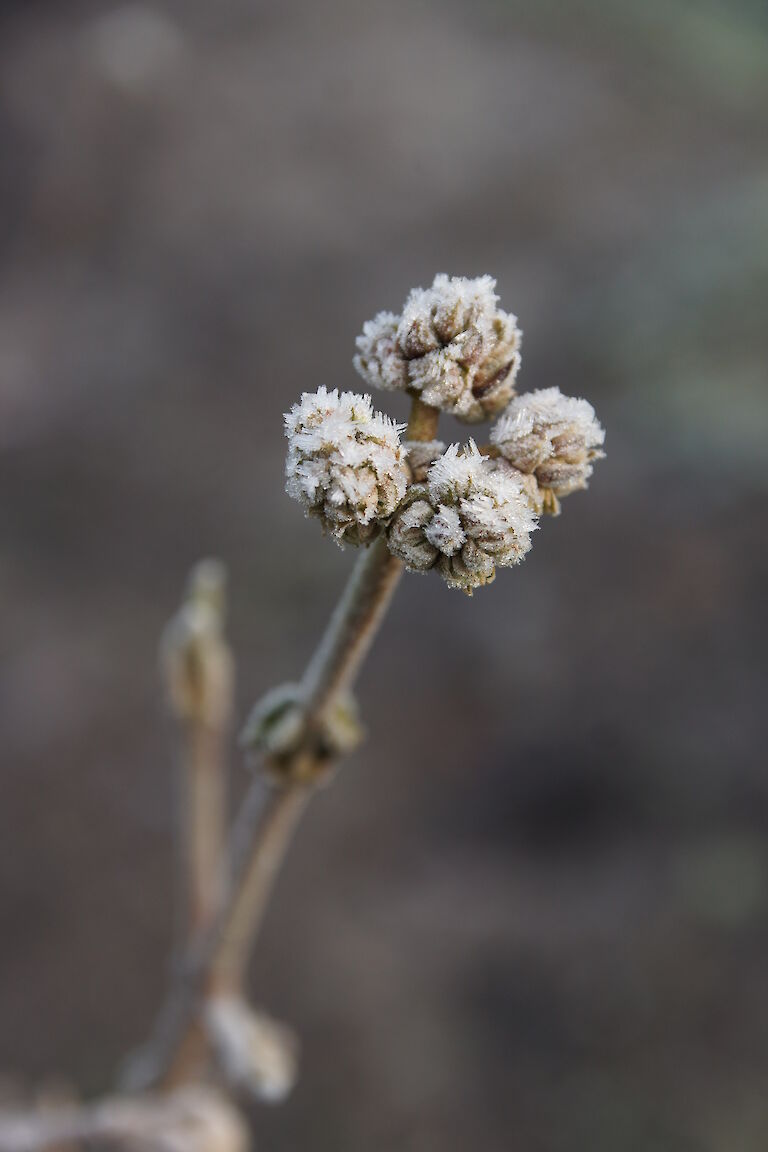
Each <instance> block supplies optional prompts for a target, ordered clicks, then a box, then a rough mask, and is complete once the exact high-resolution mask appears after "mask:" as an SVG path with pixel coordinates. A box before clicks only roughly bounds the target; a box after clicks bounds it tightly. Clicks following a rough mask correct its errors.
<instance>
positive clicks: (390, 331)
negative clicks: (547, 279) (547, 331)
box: [354, 274, 521, 422]
mask: <svg viewBox="0 0 768 1152" xmlns="http://www.w3.org/2000/svg"><path fill="white" fill-rule="evenodd" d="M495 287H496V281H495V280H494V279H493V278H492V277H490V276H479V277H477V278H476V279H474V280H471V279H467V278H465V277H460V276H446V275H444V274H440V275H438V276H436V277H435V279H434V281H433V283H432V286H431V288H414V289H413V291H412V292H411V293H410V295H409V296H408V299H407V300H406V302H405V305H404V307H403V311H402V313H401V314H400V315H399V316H396V315H395V314H394V313H393V312H379V314H378V315H377V316H376V317H375V318H374V319H373V320H369V321H368V322H367V323H366V324H365V325H364V326H363V332H362V335H361V336H358V338H357V355H356V356H355V359H354V364H355V368H356V369H357V371H358V372H359V373H360V375H361V376H362V377H363V379H364V380H365V381H366V382H367V383H368V384H371V385H374V386H375V387H377V388H385V389H388V390H390V391H402V390H406V389H407V390H411V391H413V392H417V393H418V394H419V395H420V396H421V399H422V400H423V401H424V402H425V403H426V404H431V405H432V406H433V407H435V408H440V409H442V410H444V411H446V412H451V413H453V415H454V416H457V417H458V418H459V419H460V420H465V421H468V422H476V421H478V420H484V419H487V418H490V417H491V416H495V415H496V414H497V413H498V412H500V411H501V410H502V409H503V408H504V406H505V405H506V404H507V402H508V401H509V399H510V397H511V396H512V395H513V393H514V382H515V376H516V374H517V370H518V367H519V365H520V339H521V334H520V330H519V328H518V327H517V319H516V317H515V316H513V315H511V313H508V312H504V311H502V309H500V308H498V307H497V300H498V297H497V295H496V292H495Z"/></svg>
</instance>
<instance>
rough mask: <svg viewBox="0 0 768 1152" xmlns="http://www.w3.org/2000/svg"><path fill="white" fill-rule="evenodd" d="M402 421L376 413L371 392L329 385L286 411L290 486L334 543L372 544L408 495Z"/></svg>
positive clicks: (287, 465) (303, 398)
mask: <svg viewBox="0 0 768 1152" xmlns="http://www.w3.org/2000/svg"><path fill="white" fill-rule="evenodd" d="M402 427H403V426H402V425H398V424H395V423H394V421H392V420H390V419H389V417H388V416H384V415H383V414H382V413H381V412H376V411H374V409H373V406H372V404H371V398H370V396H359V395H357V394H356V393H354V392H341V393H339V392H338V391H333V392H328V391H327V390H326V389H325V388H319V389H318V391H317V392H305V393H304V395H303V396H302V398H301V401H300V403H298V404H294V406H293V408H292V409H291V411H290V412H289V413H287V415H286V417H285V434H286V436H287V438H288V443H289V447H288V457H287V460H286V466H285V472H286V476H287V482H286V490H287V492H288V494H289V495H290V496H293V498H294V499H295V500H298V501H299V503H301V504H303V505H304V508H305V509H306V512H307V515H313V516H318V517H319V518H320V519H321V520H322V521H323V524H324V526H325V527H326V528H327V529H328V531H329V532H330V533H331V535H332V536H333V537H334V539H335V540H336V541H337V543H339V544H341V545H344V544H365V543H367V542H368V541H369V540H371V539H372V538H373V537H374V536H375V535H377V533H378V532H379V531H380V530H381V527H382V525H383V524H384V523H386V521H387V520H388V519H389V517H390V516H391V515H392V513H393V512H394V510H395V508H397V506H398V504H399V503H400V501H401V500H402V499H403V496H404V495H405V490H406V487H407V485H408V468H407V465H406V458H405V450H404V448H403V446H402V444H401V443H400V432H401V431H402Z"/></svg>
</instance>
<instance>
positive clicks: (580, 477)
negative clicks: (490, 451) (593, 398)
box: [491, 388, 605, 512]
mask: <svg viewBox="0 0 768 1152" xmlns="http://www.w3.org/2000/svg"><path fill="white" fill-rule="evenodd" d="M604 440H605V432H604V431H603V429H602V428H601V426H600V424H599V422H598V420H597V417H596V416H595V410H594V408H593V407H592V405H591V404H590V403H589V402H588V401H587V400H578V399H576V398H574V397H572V396H564V395H563V394H562V392H561V391H560V389H559V388H545V389H542V390H541V391H538V392H528V393H525V394H524V395H522V396H516V397H515V398H514V399H513V400H512V402H511V403H510V405H509V407H508V408H507V410H506V412H505V413H504V415H503V416H502V417H501V418H500V419H499V420H498V421H497V423H496V424H495V425H494V427H493V428H492V429H491V443H492V444H494V445H495V446H496V448H497V449H498V450H499V452H500V453H501V455H502V456H503V457H504V459H505V460H507V461H508V462H509V463H510V464H511V465H512V466H513V467H514V468H516V469H518V470H519V471H520V472H522V473H525V474H527V475H529V476H535V478H536V482H537V484H538V486H539V489H540V490H541V491H542V500H543V504H544V507H545V509H546V510H549V511H554V512H556V511H558V510H559V504H558V497H560V496H567V495H568V494H569V493H570V492H575V491H577V490H578V489H579V488H586V486H587V481H588V479H589V477H590V476H591V475H592V461H593V460H596V459H599V458H600V457H601V456H603V455H604V453H603V452H602V451H601V446H602V444H603V441H604Z"/></svg>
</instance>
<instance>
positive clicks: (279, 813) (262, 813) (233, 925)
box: [128, 397, 439, 1088]
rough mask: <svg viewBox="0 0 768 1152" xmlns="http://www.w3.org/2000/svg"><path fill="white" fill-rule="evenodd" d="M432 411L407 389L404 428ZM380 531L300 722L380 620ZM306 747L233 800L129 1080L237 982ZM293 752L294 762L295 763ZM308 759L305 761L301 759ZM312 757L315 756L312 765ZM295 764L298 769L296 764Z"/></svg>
mask: <svg viewBox="0 0 768 1152" xmlns="http://www.w3.org/2000/svg"><path fill="white" fill-rule="evenodd" d="M438 416H439V413H438V412H437V410H436V409H433V408H430V407H429V406H428V405H426V404H424V403H423V402H422V401H421V400H419V399H418V397H416V398H414V399H413V405H412V411H411V419H410V422H409V425H408V432H407V437H408V439H410V440H417V439H423V440H431V439H434V437H435V433H436V430H437V420H438ZM402 567H403V566H402V563H401V562H400V561H399V560H397V559H396V558H395V557H393V556H392V554H391V553H390V552H389V549H388V548H387V544H386V540H385V539H384V537H383V536H381V537H379V538H378V539H377V540H375V541H374V543H373V544H371V545H370V546H369V547H368V548H367V549H366V550H365V551H364V552H363V553H362V554H361V556H360V557H359V559H358V561H357V563H356V565H355V568H354V570H353V572H352V575H351V577H350V579H349V582H348V584H347V587H346V588H345V590H344V592H343V593H342V597H341V599H340V601H339V603H338V605H337V607H336V610H335V611H334V613H333V615H332V617H331V620H330V622H329V624H328V627H327V629H326V631H325V634H324V635H323V638H322V639H321V641H320V644H319V646H318V648H317V650H316V652H315V655H314V656H313V658H312V659H311V661H310V663H309V665H308V667H307V670H306V673H305V675H304V678H303V680H302V688H303V693H302V697H303V700H304V702H305V705H306V707H307V721H308V724H310V725H311V724H312V723H313V722H317V721H318V720H319V719H321V718H322V716H323V714H324V713H325V712H326V711H327V710H328V709H329V708H332V707H333V705H334V703H335V702H336V701H337V700H338V698H339V696H340V695H341V694H344V693H346V692H348V691H349V690H350V689H351V688H352V686H353V684H354V682H355V679H356V677H357V675H358V673H359V671H360V667H361V665H362V662H363V660H364V659H365V656H366V655H367V653H368V651H369V649H370V646H371V644H372V642H373V639H374V636H375V635H376V632H377V630H378V628H379V626H380V625H381V622H382V620H383V618H384V615H385V613H386V610H387V608H388V606H389V603H390V601H391V599H392V595H393V593H394V590H395V587H396V585H397V582H398V580H399V578H400V575H401V573H402ZM308 758H309V760H310V761H311V760H312V754H311V753H310V752H308V751H307V750H306V748H299V749H298V750H297V752H296V753H295V756H294V757H293V758H292V759H291V761H290V762H289V763H288V764H287V765H285V766H284V772H283V774H282V776H281V779H280V781H277V782H276V781H273V782H271V784H270V783H269V782H267V781H265V779H264V777H263V776H262V775H259V776H258V777H257V778H256V779H255V780H254V782H253V784H252V785H251V788H250V789H249V792H248V794H247V795H246V798H245V800H244V802H243V805H242V808H241V811H240V814H239V816H238V819H237V821H236V824H235V828H234V830H233V833H232V836H231V842H230V850H229V854H228V856H229V860H228V862H227V865H226V869H227V874H228V875H229V877H230V878H231V879H230V881H229V884H228V885H227V887H226V889H225V891H224V894H223V897H222V905H221V908H220V910H219V912H218V915H217V916H216V917H215V919H214V921H213V922H212V923H211V924H210V926H209V927H208V928H207V929H206V930H205V931H203V932H202V933H201V934H200V935H199V937H198V938H197V939H196V940H195V941H194V942H193V944H192V946H191V948H190V949H189V951H188V954H187V959H186V962H185V964H184V966H183V968H182V969H181V971H180V972H179V973H178V974H177V976H176V978H175V980H174V981H173V982H172V986H171V990H170V994H169V997H168V1000H167V1002H166V1005H165V1007H164V1009H163V1011H162V1013H161V1015H160V1018H159V1020H158V1023H157V1027H156V1030H155V1035H154V1038H153V1040H152V1041H151V1043H150V1046H149V1048H148V1049H147V1050H146V1051H145V1052H144V1053H143V1054H141V1056H140V1059H139V1061H138V1062H137V1063H135V1064H134V1066H133V1069H132V1072H133V1074H131V1070H129V1076H128V1080H129V1084H130V1086H131V1087H134V1088H136V1087H141V1088H145V1087H148V1086H150V1085H151V1084H155V1083H158V1082H160V1083H164V1084H166V1085H168V1084H175V1083H178V1082H180V1081H182V1080H184V1079H187V1078H189V1077H190V1075H191V1074H193V1073H194V1071H195V1070H197V1069H199V1063H200V1059H201V1057H202V1056H203V1055H204V1050H205V1043H204V1040H203V1037H202V1034H201V1033H200V1031H199V1025H198V1024H197V1020H196V1016H197V1008H198V1002H199V998H200V996H201V995H203V994H205V995H216V994H217V993H220V992H229V993H231V992H233V991H235V992H239V991H240V990H241V987H242V981H243V975H244V971H245V966H246V964H247V960H248V957H249V955H250V952H251V950H252V947H253V943H254V941H255V938H256V936H257V934H258V931H259V928H260V926H261V923H262V920H263V917H264V913H265V910H266V907H267V903H268V900H269V896H270V894H271V891H272V888H273V885H274V882H275V879H276V876H277V873H278V871H279V868H280V865H281V863H282V861H283V858H284V856H285V853H286V851H287V849H288V846H289V844H290V841H291V839H292V836H293V833H294V831H295V829H296V827H297V825H298V822H299V820H300V818H301V815H302V813H303V812H304V809H305V808H306V806H307V803H308V801H309V799H310V797H311V795H312V794H313V792H314V790H315V787H316V784H315V783H314V782H313V778H316V777H317V776H318V775H319V773H318V772H312V771H307V770H305V769H306V767H307V764H306V761H307V759H308ZM302 761H303V762H304V763H303V764H302ZM308 767H309V768H310V769H311V768H312V763H311V762H310V764H309V765H308ZM315 767H319V765H315ZM300 769H301V770H300Z"/></svg>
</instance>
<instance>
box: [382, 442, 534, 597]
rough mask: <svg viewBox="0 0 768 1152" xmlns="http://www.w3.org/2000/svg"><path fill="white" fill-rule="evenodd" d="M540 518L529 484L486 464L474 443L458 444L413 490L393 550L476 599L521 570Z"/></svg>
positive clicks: (393, 534)
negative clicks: (477, 591)
mask: <svg viewBox="0 0 768 1152" xmlns="http://www.w3.org/2000/svg"><path fill="white" fill-rule="evenodd" d="M536 526H537V525H536V515H535V512H534V510H533V508H532V506H531V503H530V501H529V498H528V496H527V495H526V493H525V490H524V486H523V482H522V478H521V477H519V476H518V475H517V473H516V472H515V471H514V469H512V468H506V467H499V465H498V463H497V462H496V461H492V460H487V459H486V458H485V457H484V456H482V455H481V454H480V452H479V451H478V450H477V447H476V446H475V444H474V443H473V442H472V441H470V442H469V445H468V446H467V447H465V448H464V449H462V450H461V451H460V450H459V447H458V445H456V444H453V445H451V447H450V448H448V450H447V451H446V452H445V453H444V454H443V455H442V456H441V457H440V458H439V459H438V460H437V461H435V463H434V464H433V465H432V467H431V468H430V470H429V473H428V476H427V482H426V484H423V485H414V486H413V487H412V488H411V490H410V491H409V493H408V498H407V500H406V501H405V503H404V504H403V505H402V506H401V507H400V508H399V509H398V511H397V513H396V514H395V516H394V518H393V520H392V523H391V525H390V527H389V531H388V535H387V541H388V544H389V548H390V551H391V552H392V553H393V554H394V555H395V556H398V557H399V558H400V559H401V560H402V561H403V562H404V563H405V565H406V567H407V568H410V569H411V570H412V571H415V572H426V571H428V570H429V569H430V568H437V569H438V571H439V572H440V574H441V576H442V577H443V579H444V580H445V582H446V583H447V584H448V585H449V586H450V587H451V588H461V589H463V590H464V591H465V592H469V593H470V594H471V592H472V590H473V589H474V588H477V587H479V586H480V585H482V584H487V583H489V582H490V581H491V580H493V578H494V576H495V571H496V566H497V565H499V566H501V567H509V566H511V565H512V564H517V563H518V562H519V561H520V560H522V558H523V556H524V555H525V554H526V552H528V550H529V549H530V547H531V532H532V531H533V530H534V529H535V528H536Z"/></svg>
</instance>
